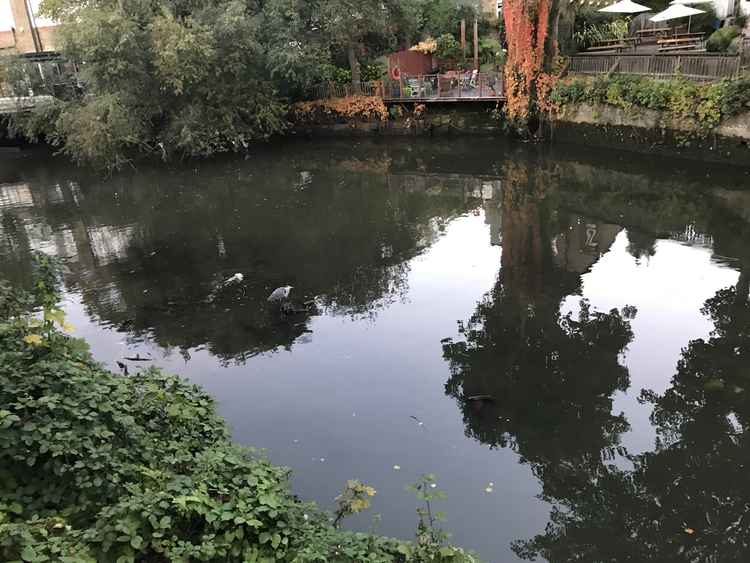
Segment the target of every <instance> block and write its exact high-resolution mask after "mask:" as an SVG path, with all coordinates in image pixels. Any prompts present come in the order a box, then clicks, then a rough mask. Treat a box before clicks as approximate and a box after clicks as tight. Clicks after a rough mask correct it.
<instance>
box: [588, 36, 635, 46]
mask: <svg viewBox="0 0 750 563" xmlns="http://www.w3.org/2000/svg"><path fill="white" fill-rule="evenodd" d="M639 39H640V38H639V37H623V38H622V39H602V40H601V41H597V42H596V43H594V45H593V47H604V46H607V45H617V44H619V43H626V44H628V43H632V44H633V45H636V44H638V42H639Z"/></svg>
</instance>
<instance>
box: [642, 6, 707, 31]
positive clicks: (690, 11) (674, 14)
mask: <svg viewBox="0 0 750 563" xmlns="http://www.w3.org/2000/svg"><path fill="white" fill-rule="evenodd" d="M705 13H706V11H705V10H698V9H696V8H691V7H690V6H686V5H685V4H672V5H671V6H669V8H667V9H666V10H664V11H663V12H659V13H658V14H656V15H655V16H654V17H652V18H651V21H652V22H665V21H668V20H676V19H679V18H689V19H688V32H689V31H690V20H692V19H693V16H695V15H698V14H705Z"/></svg>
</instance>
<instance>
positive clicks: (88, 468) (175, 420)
mask: <svg viewBox="0 0 750 563" xmlns="http://www.w3.org/2000/svg"><path fill="white" fill-rule="evenodd" d="M58 285H59V280H58V278H57V275H56V273H55V269H54V268H53V267H52V266H51V265H50V264H49V262H48V260H47V259H45V258H44V257H41V258H40V259H39V262H38V281H37V283H36V285H35V287H34V288H33V289H32V290H31V291H25V290H19V289H14V288H11V287H10V286H8V285H7V284H3V283H2V282H0V428H1V429H2V432H0V559H1V560H3V561H14V560H16V561H17V560H23V561H75V562H79V561H118V562H119V561H290V562H311V561H333V562H337V561H340V562H344V561H382V562H387V561H403V562H412V561H413V562H416V561H435V562H440V561H457V562H472V561H476V559H474V558H473V557H472V556H470V555H468V554H466V553H465V552H464V551H463V550H460V549H457V548H453V547H449V546H447V545H444V542H443V540H444V536H443V535H442V533H441V532H440V531H439V530H437V529H436V528H434V527H433V523H432V522H429V523H428V524H429V525H428V526H427V527H424V526H423V525H420V526H419V528H418V536H417V541H416V542H414V543H409V542H403V541H399V540H395V539H389V538H384V537H380V536H376V535H371V534H362V533H353V532H344V531H341V530H339V529H338V528H336V527H334V525H333V522H334V518H333V517H332V515H329V514H327V513H324V512H322V511H320V510H318V509H317V508H316V507H315V506H313V505H311V504H308V503H304V502H301V501H300V500H299V499H298V498H297V497H295V496H294V495H293V494H292V492H291V491H290V490H289V486H288V470H287V469H284V468H281V467H277V466H274V465H272V464H271V463H269V462H268V461H267V460H266V459H264V458H263V457H262V456H261V455H260V454H258V453H257V452H254V451H253V450H249V449H246V448H242V447H240V446H238V445H235V444H233V443H232V442H231V441H230V439H229V434H228V431H227V427H226V425H225V423H224V421H223V420H222V419H221V418H220V417H219V416H218V415H217V414H216V410H215V404H214V401H213V400H212V399H211V398H210V397H209V396H208V395H207V394H205V393H204V392H203V391H202V390H201V389H199V388H198V387H196V386H194V385H190V384H188V383H187V382H185V381H183V380H181V379H180V378H178V377H175V376H172V375H167V374H165V373H162V372H161V371H159V370H156V369H150V370H144V371H141V372H139V373H137V374H135V375H132V376H120V375H116V374H113V373H111V372H109V371H107V370H105V369H104V368H103V367H102V366H101V365H99V364H98V363H97V362H95V361H94V360H93V358H92V357H91V355H90V354H89V352H88V348H87V346H86V344H85V342H83V341H82V340H79V339H75V338H71V337H69V336H67V335H66V334H65V332H66V331H69V330H70V327H68V326H67V325H66V323H65V315H64V312H63V311H62V310H60V309H59V308H58V306H57V302H58V297H59V296H58V293H57V287H58ZM33 312H35V313H33ZM371 494H374V491H373V490H372V489H370V488H369V487H366V486H364V485H361V484H360V483H358V482H354V481H352V482H349V484H348V485H347V488H346V489H345V492H344V494H342V496H341V497H339V499H337V501H338V512H337V518H336V519H335V520H336V521H338V520H340V519H341V517H343V516H345V515H347V514H350V513H353V512H356V511H358V510H359V509H362V508H364V507H365V506H366V505H367V497H368V496H370V495H371Z"/></svg>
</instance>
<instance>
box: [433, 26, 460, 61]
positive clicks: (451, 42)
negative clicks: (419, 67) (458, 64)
mask: <svg viewBox="0 0 750 563" xmlns="http://www.w3.org/2000/svg"><path fill="white" fill-rule="evenodd" d="M435 55H436V56H437V57H438V58H439V59H443V60H448V61H455V60H458V59H460V58H461V57H462V56H463V53H461V44H460V43H459V42H458V41H457V40H456V38H455V37H453V35H451V34H450V33H445V34H443V35H441V36H440V37H438V38H437V49H436V51H435Z"/></svg>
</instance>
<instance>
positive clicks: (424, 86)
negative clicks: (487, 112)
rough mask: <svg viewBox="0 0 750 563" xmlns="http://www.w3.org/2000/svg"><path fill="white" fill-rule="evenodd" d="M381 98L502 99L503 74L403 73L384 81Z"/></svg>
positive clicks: (421, 99) (404, 99)
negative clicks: (400, 75) (413, 74)
mask: <svg viewBox="0 0 750 563" xmlns="http://www.w3.org/2000/svg"><path fill="white" fill-rule="evenodd" d="M383 97H384V98H385V100H386V101H398V100H403V101H426V100H445V101H449V100H450V101H456V100H467V101H469V100H472V99H474V100H478V101H481V100H496V99H503V98H504V89H503V75H502V73H500V72H480V73H475V72H471V71H469V72H448V73H444V74H421V75H415V76H402V77H401V78H400V79H399V80H393V79H388V80H385V81H384V82H383Z"/></svg>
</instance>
